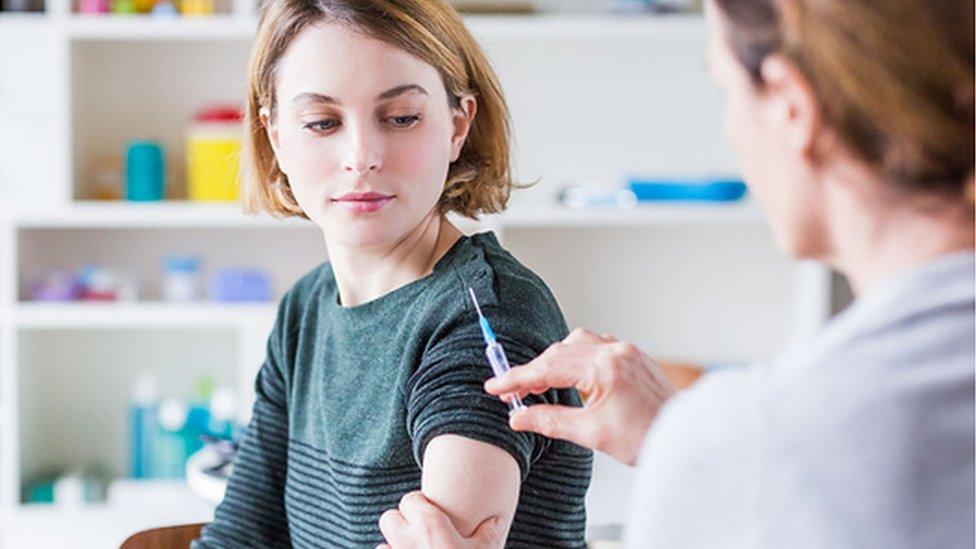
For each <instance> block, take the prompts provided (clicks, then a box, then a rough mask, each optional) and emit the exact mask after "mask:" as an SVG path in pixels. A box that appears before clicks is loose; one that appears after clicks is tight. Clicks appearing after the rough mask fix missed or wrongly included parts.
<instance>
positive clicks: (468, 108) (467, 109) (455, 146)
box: [451, 94, 478, 162]
mask: <svg viewBox="0 0 976 549" xmlns="http://www.w3.org/2000/svg"><path fill="white" fill-rule="evenodd" d="M459 104H460V105H459V107H458V108H456V109H452V113H453V121H454V133H453V135H451V162H454V161H456V160H457V159H458V157H460V156H461V149H463V148H464V142H465V140H467V138H468V132H469V131H471V124H472V123H474V117H475V114H477V112H478V101H477V100H475V98H474V96H473V95H470V94H468V95H462V96H461V98H460V101H459Z"/></svg>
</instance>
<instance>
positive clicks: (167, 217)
mask: <svg viewBox="0 0 976 549" xmlns="http://www.w3.org/2000/svg"><path fill="white" fill-rule="evenodd" d="M12 216H13V219H14V223H15V225H16V226H17V227H18V228H26V229H32V228H36V229H57V228H93V229H111V228H181V227H187V228H198V227H211V228H260V227H266V228H286V227H287V228H303V229H316V227H315V225H313V224H312V223H311V222H309V221H306V220H302V219H297V218H288V219H276V218H273V217H271V216H269V215H264V214H260V215H255V216H249V215H246V214H244V213H243V212H242V211H241V209H240V206H239V205H237V204H196V203H192V202H176V201H172V202H157V203H145V204H139V203H132V202H117V203H107V202H88V201H81V202H77V203H76V205H73V206H70V207H68V208H65V209H63V210H61V211H58V210H22V211H16V212H13V213H12ZM761 223H764V220H763V214H762V211H761V210H760V209H759V207H758V206H757V205H756V204H755V203H754V202H752V201H750V200H746V201H743V202H736V203H732V204H701V203H696V204H678V203H675V204H646V205H644V204H642V205H639V206H637V207H636V208H633V209H629V210H620V209H613V208H591V209H571V208H565V207H562V206H559V205H555V204H553V205H531V206H529V205H526V206H515V207H513V208H511V209H509V210H508V211H506V212H504V213H502V214H499V215H493V216H485V217H484V218H483V223H482V224H483V225H484V226H485V227H500V228H502V229H505V228H528V227H632V226H663V225H695V224H698V225H724V224H761ZM316 230H317V229H316Z"/></svg>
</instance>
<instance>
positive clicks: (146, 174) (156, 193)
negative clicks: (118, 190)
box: [125, 141, 166, 202]
mask: <svg viewBox="0 0 976 549" xmlns="http://www.w3.org/2000/svg"><path fill="white" fill-rule="evenodd" d="M165 186H166V170H165V162H164V160H163V148H162V147H161V146H160V145H159V143H156V142H155V141H133V142H131V143H129V147H128V150H127V151H126V154H125V197H126V199H127V200H132V201H136V202H147V201H153V200H162V199H163V191H164V188H165Z"/></svg>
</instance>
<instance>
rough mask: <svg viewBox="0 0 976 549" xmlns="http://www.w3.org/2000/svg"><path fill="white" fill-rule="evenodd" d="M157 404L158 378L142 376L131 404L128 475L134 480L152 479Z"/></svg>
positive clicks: (147, 375) (148, 375)
mask: <svg viewBox="0 0 976 549" xmlns="http://www.w3.org/2000/svg"><path fill="white" fill-rule="evenodd" d="M158 404H159V403H158V389H157V383H156V378H155V377H153V376H152V375H150V374H143V375H142V376H140V377H139V379H138V380H137V381H136V385H135V388H134V390H133V392H132V398H131V399H130V401H129V475H130V476H131V477H132V478H149V477H151V476H152V470H153V464H152V458H153V454H154V453H155V449H154V444H153V443H154V439H155V437H156V432H157V429H158V422H157V411H158Z"/></svg>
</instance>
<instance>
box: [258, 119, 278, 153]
mask: <svg viewBox="0 0 976 549" xmlns="http://www.w3.org/2000/svg"><path fill="white" fill-rule="evenodd" d="M258 117H260V118H261V126H263V127H264V132H265V133H266V134H267V135H268V142H270V143H271V149H272V150H273V151H274V154H275V156H276V157H279V158H280V156H279V155H278V150H279V149H280V146H279V140H278V125H277V124H276V123H275V121H274V120H272V119H271V110H270V109H268V107H261V109H260V110H259V111H258Z"/></svg>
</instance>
